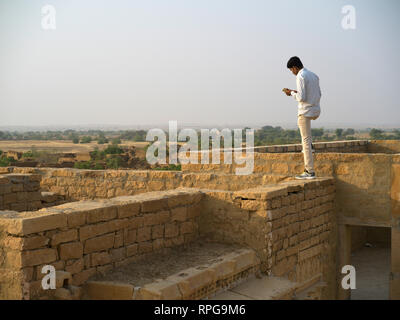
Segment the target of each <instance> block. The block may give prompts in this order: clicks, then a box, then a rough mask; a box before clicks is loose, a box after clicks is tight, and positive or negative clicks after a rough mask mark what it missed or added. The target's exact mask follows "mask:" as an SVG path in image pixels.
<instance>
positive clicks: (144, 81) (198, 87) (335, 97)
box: [0, 0, 400, 126]
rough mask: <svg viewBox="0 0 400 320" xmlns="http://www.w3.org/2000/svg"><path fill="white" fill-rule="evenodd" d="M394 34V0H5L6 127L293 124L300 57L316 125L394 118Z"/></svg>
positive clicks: (0, 37)
mask: <svg viewBox="0 0 400 320" xmlns="http://www.w3.org/2000/svg"><path fill="white" fill-rule="evenodd" d="M46 4H51V5H53V6H54V7H55V9H56V30H43V29H42V26H41V19H42V13H41V8H42V6H44V5H46ZM348 4H350V5H353V6H354V7H355V9H356V19H357V20H356V29H355V30H344V29H343V28H342V25H341V21H342V18H343V16H344V14H342V7H343V6H344V5H348ZM399 31H400V1H398V0H384V1H382V0H381V1H378V0H348V1H339V0H337V1H336V0H331V1H322V0H315V1H313V0H309V1H307V0H302V1H298V0H279V1H267V0H246V1H245V0H141V1H133V0H130V1H128V0H126V1H123V0H113V1H111V0H108V1H99V0H92V1H89V0H85V1H82V0H47V1H36V0H24V1H22V0H0V126H7V125H80V124H122V125H128V124H132V125H134V124H152V123H165V124H167V122H168V120H177V121H178V123H179V122H186V123H188V122H190V123H198V124H205V123H212V124H218V123H223V124H229V123H234V124H237V123H244V124H247V123H250V124H252V123H264V124H270V123H277V122H288V123H290V122H293V123H294V124H295V123H296V114H297V107H296V103H295V101H294V99H293V98H291V97H290V98H289V97H286V96H285V95H284V94H283V93H282V92H281V90H282V88H283V87H289V88H293V89H294V88H295V77H294V76H293V75H292V74H291V73H290V72H289V70H288V69H287V68H286V62H287V60H288V58H289V57H291V56H293V55H298V56H299V57H300V58H301V59H302V60H303V63H304V65H305V66H306V67H307V68H308V69H310V70H312V71H314V72H315V73H317V74H318V75H319V77H320V85H321V89H322V100H321V110H322V112H321V116H320V119H319V120H318V121H319V124H324V123H340V124H343V126H345V125H346V124H348V123H369V124H370V123H372V124H376V125H377V126H378V125H381V124H394V125H400V108H399V97H400V96H399V92H400V91H399V90H400V85H399V83H398V82H399V81H398V79H399V70H400V69H399V66H398V64H399V62H400V59H399V58H400V41H399V35H398V32H399ZM318 121H317V122H316V124H315V126H318Z"/></svg>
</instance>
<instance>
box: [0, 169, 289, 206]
mask: <svg viewBox="0 0 400 320" xmlns="http://www.w3.org/2000/svg"><path fill="white" fill-rule="evenodd" d="M2 172H7V173H8V172H14V173H35V174H40V175H41V176H42V180H41V185H40V186H41V189H42V190H47V191H50V192H55V193H56V194H59V195H63V196H65V197H66V199H67V200H70V201H74V200H83V199H95V198H112V197H117V196H125V195H135V194H140V193H145V192H150V191H163V190H171V189H175V188H179V187H183V188H207V189H208V188H211V189H218V190H240V189H246V188H251V187H254V186H256V185H261V184H268V183H277V182H279V181H282V180H284V179H285V178H287V176H284V175H276V174H274V175H271V174H263V173H257V174H253V175H249V176H237V175H226V174H225V173H221V172H216V173H210V172H206V173H201V172H200V173H199V172H195V173H190V172H181V171H154V170H80V169H73V168H62V169H58V168H16V167H7V168H0V176H1V173H2Z"/></svg>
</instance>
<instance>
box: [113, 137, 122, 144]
mask: <svg viewBox="0 0 400 320" xmlns="http://www.w3.org/2000/svg"><path fill="white" fill-rule="evenodd" d="M111 143H112V144H120V143H121V139H120V138H114V139H112V140H111Z"/></svg>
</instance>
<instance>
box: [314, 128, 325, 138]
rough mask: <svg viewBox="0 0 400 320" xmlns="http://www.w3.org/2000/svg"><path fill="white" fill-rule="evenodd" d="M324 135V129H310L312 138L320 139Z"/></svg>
mask: <svg viewBox="0 0 400 320" xmlns="http://www.w3.org/2000/svg"><path fill="white" fill-rule="evenodd" d="M323 134H324V129H323V128H320V129H311V135H312V136H313V137H316V138H319V137H322V136H323Z"/></svg>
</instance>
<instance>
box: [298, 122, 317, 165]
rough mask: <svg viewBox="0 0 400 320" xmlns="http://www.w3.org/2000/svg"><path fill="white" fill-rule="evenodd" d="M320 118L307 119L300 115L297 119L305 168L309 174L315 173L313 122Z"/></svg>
mask: <svg viewBox="0 0 400 320" xmlns="http://www.w3.org/2000/svg"><path fill="white" fill-rule="evenodd" d="M317 118H318V117H305V116H303V115H299V116H298V119H297V125H298V126H299V129H300V134H301V143H302V146H303V154H304V167H305V169H306V170H307V171H308V172H314V159H313V155H312V149H311V143H312V138H311V120H315V119H317Z"/></svg>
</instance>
